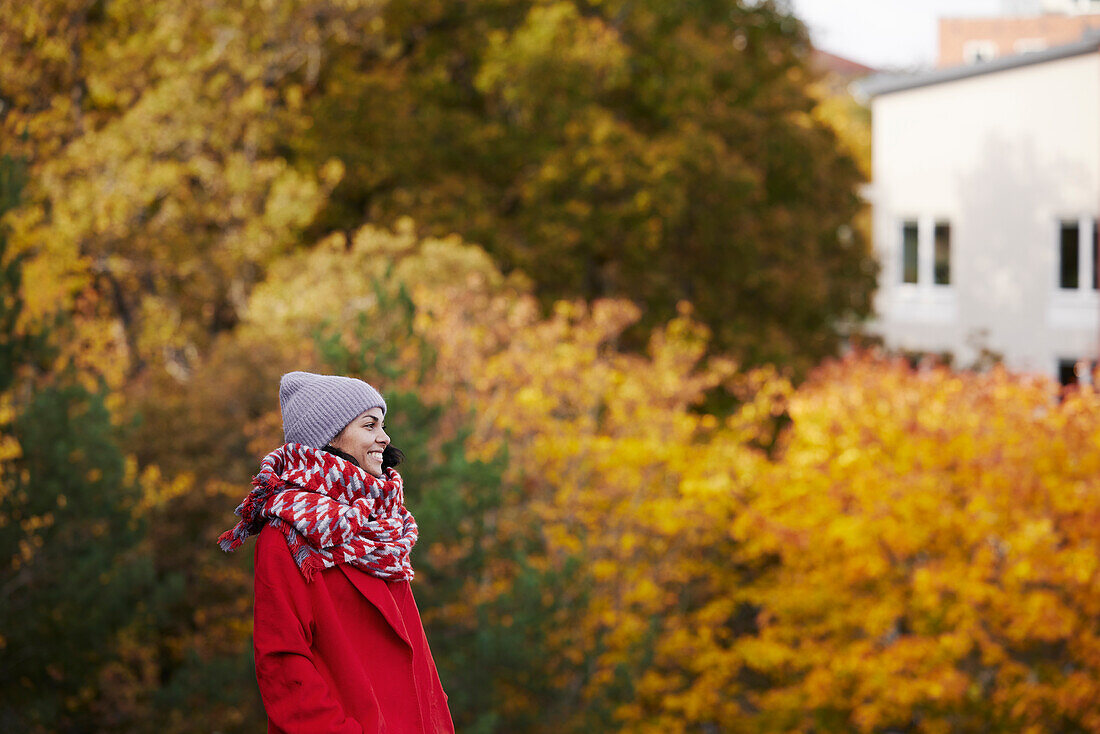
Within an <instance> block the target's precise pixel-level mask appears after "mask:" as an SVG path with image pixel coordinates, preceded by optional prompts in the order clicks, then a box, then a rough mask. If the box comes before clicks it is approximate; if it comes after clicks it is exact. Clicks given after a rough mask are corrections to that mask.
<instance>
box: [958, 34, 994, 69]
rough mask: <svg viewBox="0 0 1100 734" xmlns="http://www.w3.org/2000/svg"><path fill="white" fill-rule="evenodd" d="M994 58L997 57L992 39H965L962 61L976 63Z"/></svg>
mask: <svg viewBox="0 0 1100 734" xmlns="http://www.w3.org/2000/svg"><path fill="white" fill-rule="evenodd" d="M995 58H997V44H996V43H994V42H993V41H990V40H986V39H982V40H980V41H967V42H966V43H964V44H963V62H964V63H967V64H977V63H980V62H982V61H991V60H993V59H995Z"/></svg>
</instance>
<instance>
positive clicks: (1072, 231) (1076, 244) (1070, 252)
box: [1058, 221, 1081, 288]
mask: <svg viewBox="0 0 1100 734" xmlns="http://www.w3.org/2000/svg"><path fill="white" fill-rule="evenodd" d="M1080 244H1081V226H1080V225H1079V224H1078V223H1077V222H1066V221H1063V222H1062V226H1061V233H1060V236H1059V254H1058V287H1060V288H1077V287H1078V284H1079V283H1080V282H1081V280H1080V277H1079V275H1080V268H1081V258H1080V256H1079V252H1080Z"/></svg>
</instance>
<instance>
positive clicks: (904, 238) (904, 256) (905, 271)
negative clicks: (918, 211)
mask: <svg viewBox="0 0 1100 734" xmlns="http://www.w3.org/2000/svg"><path fill="white" fill-rule="evenodd" d="M901 282H902V283H916V282H917V223H916V222H915V221H907V222H902V223H901Z"/></svg>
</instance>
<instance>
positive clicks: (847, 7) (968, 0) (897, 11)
mask: <svg viewBox="0 0 1100 734" xmlns="http://www.w3.org/2000/svg"><path fill="white" fill-rule="evenodd" d="M789 1H790V4H791V7H792V8H793V10H794V14H795V15H797V16H798V17H799V18H801V19H802V21H803V22H804V23H805V24H806V26H807V27H808V28H809V29H810V37H811V39H812V40H813V42H814V45H815V46H817V47H818V48H820V49H823V50H825V51H829V52H831V53H834V54H837V55H839V56H844V57H846V58H849V59H852V60H853V61H858V62H860V63H861V64H866V65H868V66H873V67H875V68H879V69H889V68H913V67H930V66H932V65H933V64H934V63H935V60H936V52H937V40H936V34H937V26H936V21H937V20H938V19H939V18H940V17H941V16H947V17H971V16H983V15H1000V14H1001V12H1002V10H1012V9H1020V10H1023V9H1026V8H1027V7H1028V6H1029V5H1031V4H1032V3H1030V2H1029V0H789Z"/></svg>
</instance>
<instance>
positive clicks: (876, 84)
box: [856, 32, 1100, 97]
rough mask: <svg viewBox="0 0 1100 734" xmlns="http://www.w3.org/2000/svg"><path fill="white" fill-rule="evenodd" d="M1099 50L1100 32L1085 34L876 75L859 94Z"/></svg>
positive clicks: (899, 89) (924, 84) (870, 94)
mask: <svg viewBox="0 0 1100 734" xmlns="http://www.w3.org/2000/svg"><path fill="white" fill-rule="evenodd" d="M1097 49H1100V33H1097V32H1092V33H1086V34H1085V36H1084V37H1083V38H1082V39H1081V40H1079V41H1074V42H1073V43H1067V44H1065V45H1062V46H1053V47H1051V48H1047V49H1043V50H1042V51H1031V52H1028V53H1022V54H1014V55H1012V56H1005V57H1002V58H999V59H993V60H991V61H979V62H978V63H976V64H966V65H963V66H952V67H949V68H947V69H933V70H931V71H923V72H918V73H916V74H893V73H886V74H875V75H874V76H871V77H868V78H866V79H862V80H860V81H858V82H856V85H857V87H858V89H859V93H860V94H861V95H863V96H867V97H881V96H882V95H885V94H892V93H893V92H904V91H907V90H909V89H917V88H918V87H928V86H932V85H934V84H943V83H945V82H953V81H958V80H960V79H969V78H970V77H975V76H982V75H983V74H992V73H995V72H998V71H1007V70H1009V69H1016V68H1019V67H1022V66H1031V65H1032V64H1042V63H1045V62H1047V61H1057V60H1058V59H1066V58H1070V57H1072V56H1080V55H1082V54H1087V53H1090V52H1093V51H1096V50H1097Z"/></svg>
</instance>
